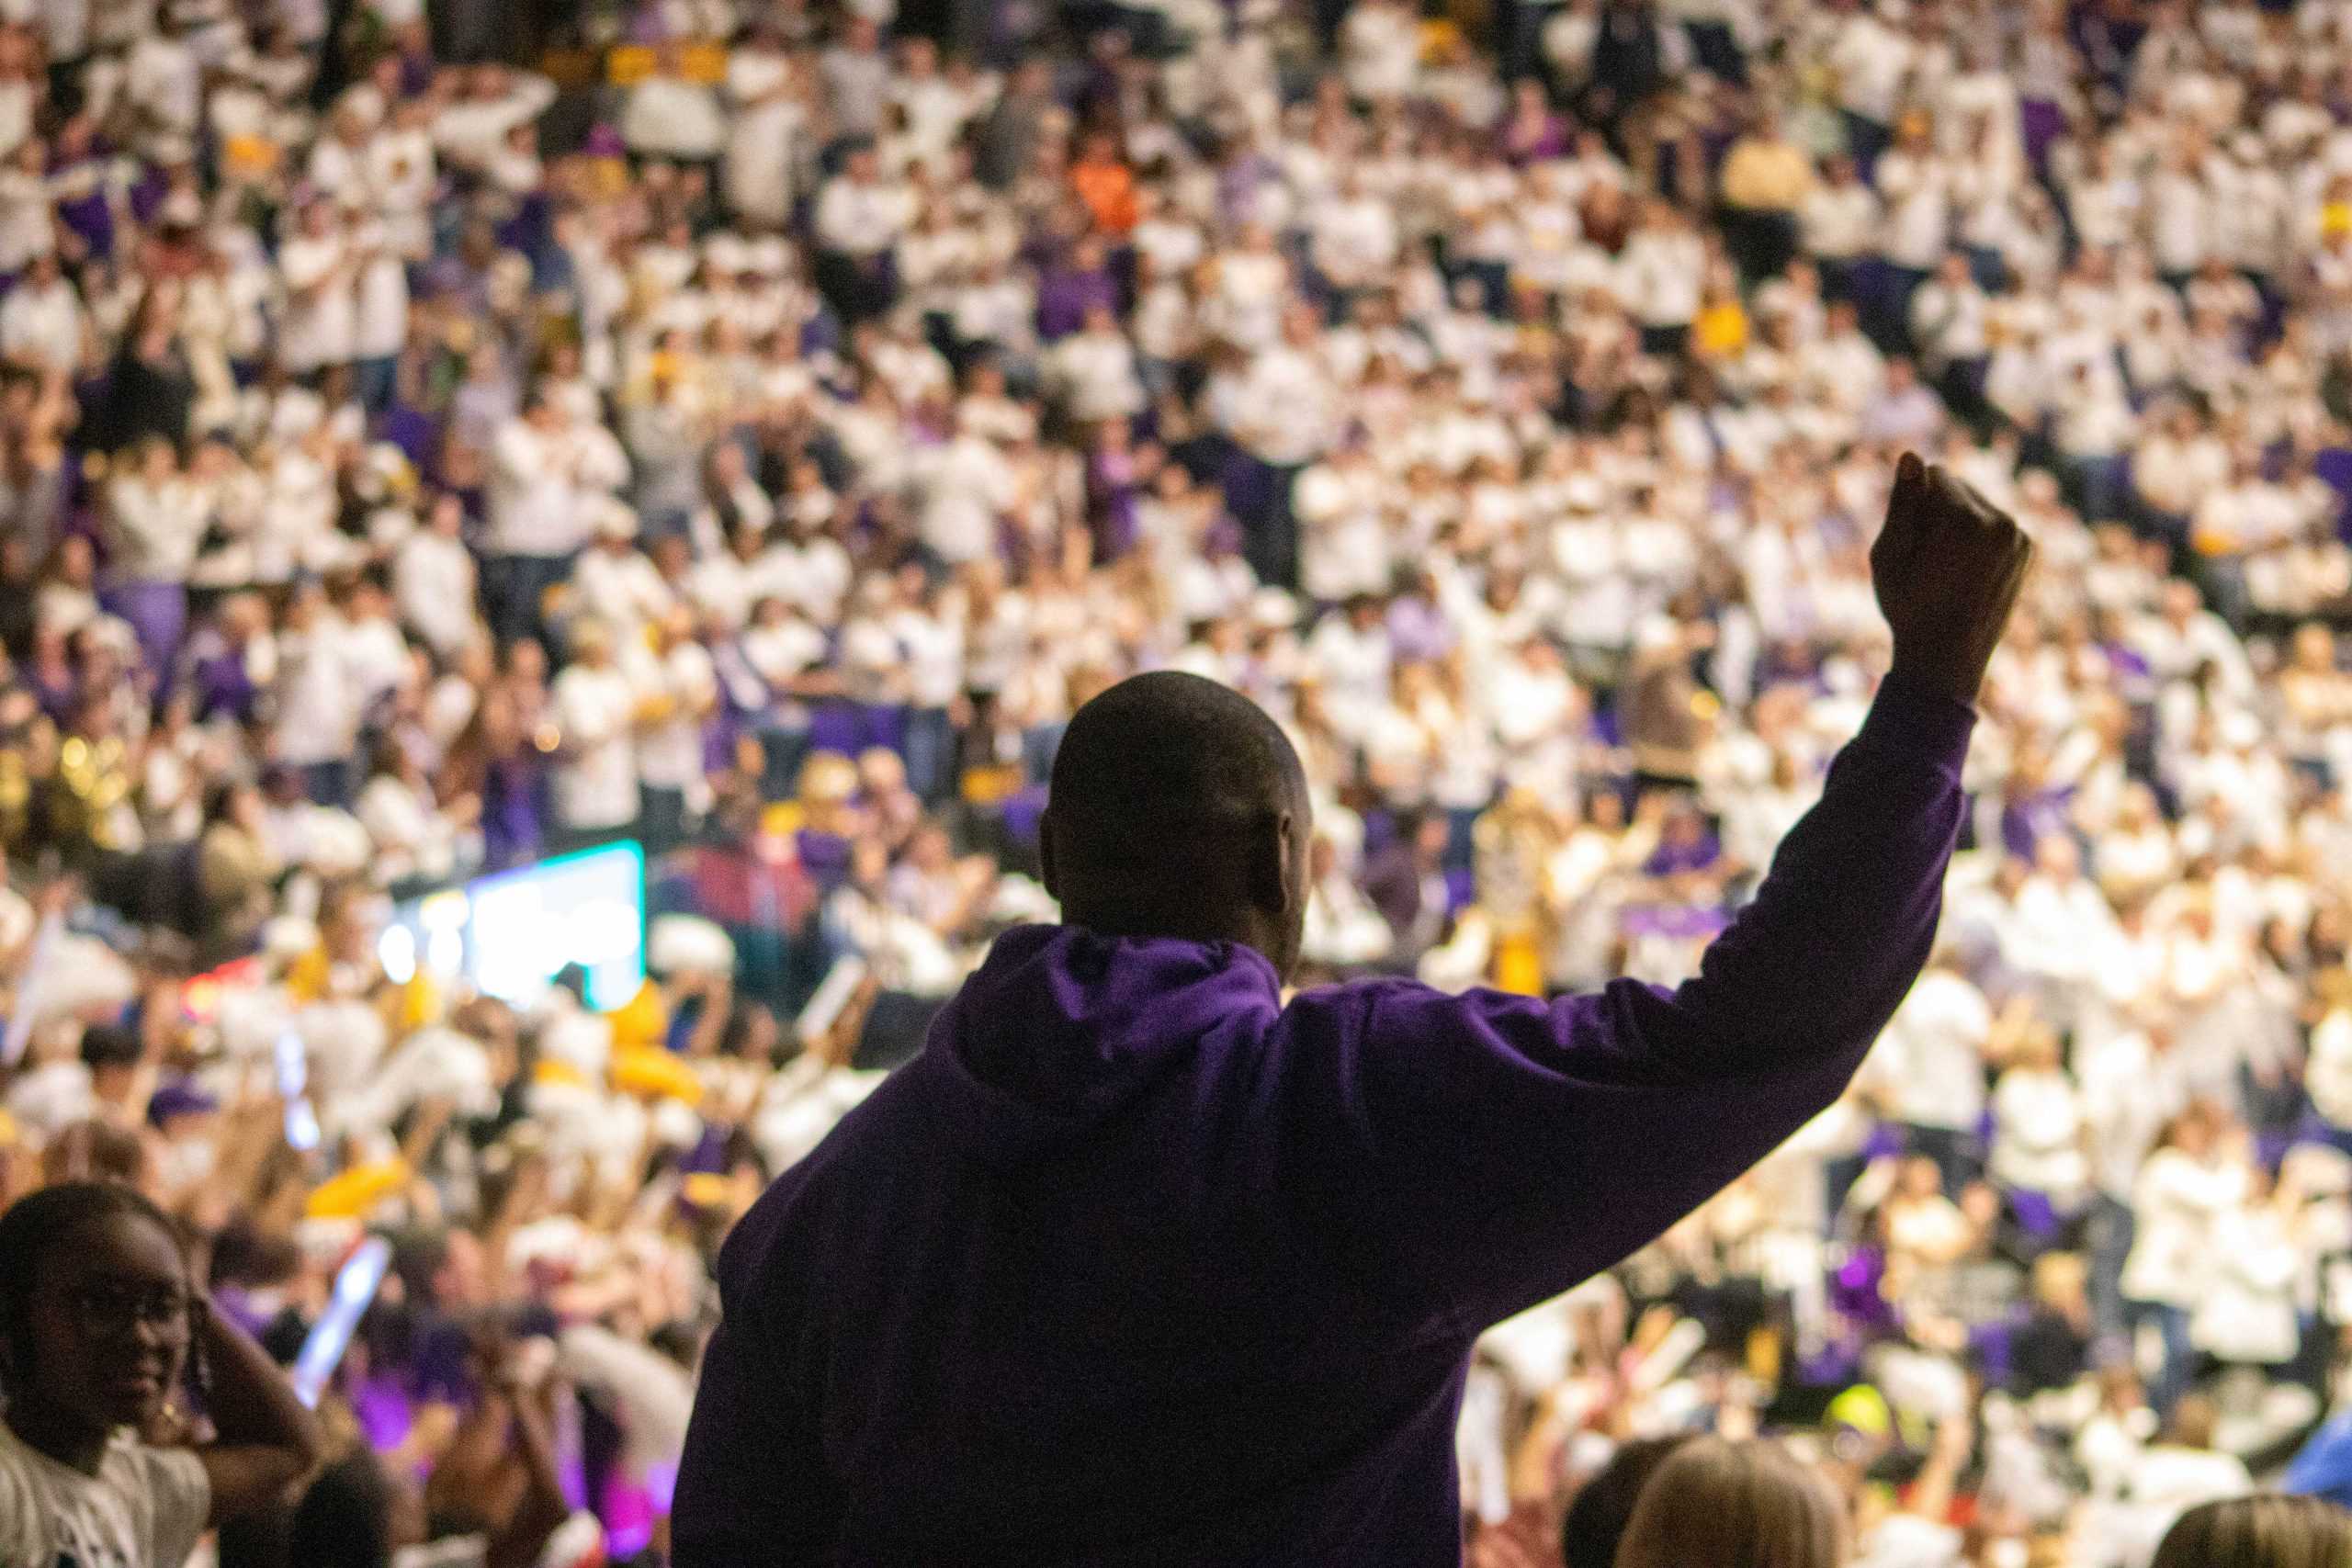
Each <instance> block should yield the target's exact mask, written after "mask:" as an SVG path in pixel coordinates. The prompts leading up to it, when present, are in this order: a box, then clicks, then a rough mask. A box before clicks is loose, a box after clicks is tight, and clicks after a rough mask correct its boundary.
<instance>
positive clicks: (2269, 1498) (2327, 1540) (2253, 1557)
mask: <svg viewBox="0 0 2352 1568" xmlns="http://www.w3.org/2000/svg"><path fill="white" fill-rule="evenodd" d="M2218 1563H2226V1564H2228V1565H2229V1568H2352V1514H2346V1512H2345V1511H2344V1510H2343V1509H2341V1508H2338V1507H2336V1506H2334V1505H2332V1504H2329V1503H2324V1502H2322V1501H2321V1500H2320V1499H2318V1498H2316V1497H2282V1496H2278V1495H2256V1496H2252V1497H2232V1498H2229V1499H2227V1500H2225V1501H2223V1502H2219V1503H2208V1504H2206V1505H2204V1506H2202V1507H2197V1508H2191V1509H2189V1510H2188V1512H2187V1513H2185V1514H2183V1515H2181V1516H2180V1517H2179V1519H2178V1520H2177V1521H2176V1522H2175V1523H2174V1525H2173V1527H2172V1529H2169V1530H2167V1531H2165V1540H2164V1544H2163V1545H2162V1546H2159V1547H2158V1548H2156V1557H2155V1561H2154V1562H2153V1563H2152V1564H2150V1568H2209V1565H2211V1564H2218Z"/></svg>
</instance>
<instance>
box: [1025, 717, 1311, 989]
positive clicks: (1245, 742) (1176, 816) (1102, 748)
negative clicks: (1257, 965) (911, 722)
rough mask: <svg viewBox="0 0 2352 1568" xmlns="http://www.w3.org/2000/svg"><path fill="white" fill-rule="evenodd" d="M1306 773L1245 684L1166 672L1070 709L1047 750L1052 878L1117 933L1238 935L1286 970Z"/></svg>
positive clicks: (1092, 922) (1297, 916) (1066, 901)
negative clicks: (1056, 744) (1055, 744)
mask: <svg viewBox="0 0 2352 1568" xmlns="http://www.w3.org/2000/svg"><path fill="white" fill-rule="evenodd" d="M1308 828H1309V823H1308V808H1307V803H1306V776H1305V774H1304V773H1303V772H1302V770H1301V769H1300V767H1299V761H1298V754H1297V752H1296V751H1295V750H1292V748H1291V744H1290V741H1289V739H1288V738H1287V737H1285V736H1284V735H1283V732H1282V729H1281V728H1280V727H1279V726H1277V725H1276V724H1275V723H1274V721H1273V720H1272V719H1271V718H1269V717H1268V716H1266V714H1265V713H1264V711H1263V710H1261V708H1260V707H1259V706H1258V705H1256V704H1255V703H1252V702H1251V701H1250V699H1249V698H1247V697H1245V696H1243V695H1242V694H1240V693H1238V692H1236V691H1234V690H1232V689H1231V688H1230V687H1227V686H1221V685H1219V684H1217V683H1216V682H1214V681H1207V680H1203V679H1202V678H1201V677H1199V676H1197V675H1186V674H1182V673H1179V672H1176V671H1156V672H1154V673H1151V674H1147V675H1137V676H1136V677H1134V678H1133V679H1131V680H1127V681H1123V682H1120V683H1119V684H1117V685H1115V686H1113V687H1112V688H1111V689H1110V690H1108V691H1106V692H1104V693H1103V694H1101V695H1100V696H1098V697H1096V698H1094V700H1093V701H1091V702H1090V703H1088V704H1087V705H1085V706H1083V707H1081V708H1080V709H1079V711H1078V714H1077V716H1075V717H1074V718H1072V719H1071V720H1070V724H1069V730H1068V732H1067V733H1066V734H1065V735H1064V736H1063V738H1062V743H1061V749H1060V750H1059V751H1058V752H1057V753H1056V755H1055V758H1054V775H1053V790H1052V795H1051V797H1050V799H1049V801H1048V803H1047V806H1046V825H1045V853H1046V883H1047V886H1049V887H1050V888H1051V889H1052V891H1053V893H1054V895H1055V897H1057V898H1059V899H1060V900H1061V903H1062V907H1063V910H1064V913H1065V915H1066V916H1067V918H1068V919H1069V920H1070V921H1071V923H1073V924H1076V925H1081V926H1086V927H1088V928H1090V929H1091V930H1095V931H1102V932H1103V933H1104V934H1106V935H1114V936H1170V937H1182V938H1187V939H1190V940H1194V941H1235V942H1246V943H1248V944H1249V945H1250V946H1252V947H1255V948H1257V949H1258V950H1259V951H1260V952H1261V953H1265V955H1266V956H1267V957H1268V958H1270V959H1272V961H1273V962H1274V964H1275V965H1276V967H1277V968H1279V969H1282V970H1283V971H1284V972H1287V971H1288V969H1289V968H1290V966H1291V964H1293V963H1295V961H1296V958H1297V954H1298V941H1299V928H1300V924H1301V922H1302V921H1303V919H1304V918H1305V908H1306V905H1305V896H1304V887H1305V866H1306V841H1307V833H1308Z"/></svg>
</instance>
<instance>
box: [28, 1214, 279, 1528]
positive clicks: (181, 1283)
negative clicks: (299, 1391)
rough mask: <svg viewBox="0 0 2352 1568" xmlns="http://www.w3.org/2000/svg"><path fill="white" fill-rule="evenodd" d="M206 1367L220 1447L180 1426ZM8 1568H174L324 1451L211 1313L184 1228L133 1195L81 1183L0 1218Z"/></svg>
mask: <svg viewBox="0 0 2352 1568" xmlns="http://www.w3.org/2000/svg"><path fill="white" fill-rule="evenodd" d="M191 1365H193V1366H194V1367H195V1368H196V1369H197V1379H196V1381H197V1382H198V1384H199V1385H200V1386H201V1388H202V1393H203V1402H204V1413H205V1415H206V1416H208V1417H209V1422H210V1425H211V1427H212V1437H211V1439H210V1440H209V1441H207V1442H202V1443H198V1444H197V1445H195V1446H194V1447H180V1446H164V1445H159V1444H158V1443H156V1442H153V1441H151V1440H150V1438H153V1437H156V1436H160V1435H163V1434H164V1433H165V1432H167V1431H171V1430H174V1429H184V1427H185V1423H184V1420H183V1418H182V1417H181V1416H179V1414H178V1412H177V1410H176V1409H175V1405H174V1402H173V1393H174V1391H175V1390H176V1389H177V1388H178V1387H179V1386H180V1384H181V1380H182V1376H183V1374H184V1373H185V1372H186V1371H187V1370H188V1368H189V1367H190V1366H191ZM0 1388H5V1390H6V1394H7V1412H6V1420H5V1422H0V1568H54V1565H55V1564H57V1563H61V1562H78V1563H80V1564H83V1565H84V1568H179V1564H181V1563H182V1562H186V1561H187V1556H188V1553H189V1552H190V1551H192V1550H193V1549H194V1547H195V1546H196V1543H197V1540H198V1538H199V1537H200V1536H201V1535H203V1533H204V1532H205V1531H206V1530H207V1529H211V1528H212V1527H214V1526H216V1525H219V1524H220V1523H221V1522H222V1521H223V1520H226V1519H231V1518H234V1517H239V1516H240V1515H243V1514H246V1513H250V1512H253V1511H254V1510H257V1509H260V1508H263V1507H266V1506H269V1505H271V1504H272V1503H274V1502H276V1501H277V1499H278V1498H279V1496H280V1495H282V1494H283V1493H284V1492H285V1491H286V1490H287V1488H288V1487H289V1486H291V1485H292V1484H293V1483H295V1482H297V1481H298V1480H300V1478H301V1477H302V1476H304V1475H305V1474H307V1473H308V1472H310V1471H311V1470H312V1469H313V1468H315V1467H316V1466H317V1465H318V1463H319V1462H320V1461H321V1459H322V1438H321V1436H320V1433H319V1428H318V1426H317V1424H316V1423H315V1422H314V1421H313V1420H312V1419H311V1414H310V1412H309V1411H307V1410H305V1409H303V1408H302V1405H301V1404H300V1402H299V1401H298V1400H296V1399H295V1397H294V1393H293V1390H292V1389H291V1388H289V1387H288V1384H287V1382H286V1380H285V1378H284V1377H283V1376H281V1375H280V1374H279V1372H278V1371H277V1368H276V1367H275V1366H274V1365H272V1364H271V1362H270V1359H269V1358H268V1357H267V1356H266V1354H264V1353H263V1351H262V1349H261V1348H260V1347H259V1346H257V1345H255V1344H254V1342H253V1341H252V1340H251V1339H250V1338H248V1337H246V1336H245V1335H244V1334H243V1332H242V1331H240V1330H239V1329H238V1328H236V1327H235V1326H234V1325H232V1324H231V1323H230V1322H229V1320H228V1319H227V1318H226V1317H225V1316H224V1315H222V1314H219V1313H216V1312H214V1311H213V1310H212V1305H211V1303H210V1301H209V1299H208V1298H207V1297H206V1296H205V1295H204V1293H203V1292H201V1291H199V1290H198V1288H197V1286H196V1284H195V1283H194V1281H193V1280H191V1278H190V1277H189V1272H188V1267H187V1258H186V1257H185V1255H184V1254H183V1252H182V1250H181V1244H180V1237H179V1233H178V1231H177V1230H176V1229H175V1227H174V1226H173V1224H172V1222H171V1221H170V1220H169V1219H168V1218H167V1217H166V1216H165V1215H164V1213H163V1211H162V1210H160V1209H158V1208H156V1207H155V1206H154V1204H153V1203H152V1202H150V1201H148V1200H147V1199H145V1198H143V1197H141V1195H140V1194H139V1193H137V1192H135V1191H133V1190H130V1188H128V1187H121V1186H117V1185H114V1184H112V1183H106V1182H87V1181H72V1182H65V1183H62V1184H61V1185H59V1186H55V1187H50V1188H46V1189H44V1190H40V1191H39V1192H36V1193H33V1194H31V1195H30V1196H28V1197H26V1198H23V1199H20V1200H19V1201H17V1203H16V1204H14V1205H13V1206H12V1207H11V1208H10V1209H9V1210H8V1211H7V1213H6V1214H5V1215H0Z"/></svg>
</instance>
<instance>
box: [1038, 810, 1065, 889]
mask: <svg viewBox="0 0 2352 1568" xmlns="http://www.w3.org/2000/svg"><path fill="white" fill-rule="evenodd" d="M1037 863H1038V866H1039V868H1040V870H1041V872H1042V874H1043V875H1044V877H1045V879H1046V897H1049V898H1051V899H1053V900H1054V901H1055V902H1057V903H1059V902H1060V901H1061V896H1062V886H1061V878H1060V877H1059V876H1057V874H1055V872H1054V808H1053V807H1050V806H1049V807H1046V811H1045V815H1044V816H1042V817H1040V818H1038V819H1037Z"/></svg>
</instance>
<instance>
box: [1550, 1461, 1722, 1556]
mask: <svg viewBox="0 0 2352 1568" xmlns="http://www.w3.org/2000/svg"><path fill="white" fill-rule="evenodd" d="M1690 1440H1691V1438H1690V1434H1688V1433H1679V1434H1677V1435H1676V1436H1673V1437H1668V1438H1636V1439H1634V1441H1632V1442H1629V1443H1626V1444H1623V1446H1621V1447H1620V1448H1619V1449H1618V1450H1617V1451H1616V1452H1615V1453H1614V1454H1611V1456H1610V1458H1609V1462H1608V1463H1607V1464H1604V1465H1602V1466H1601V1467H1600V1469H1599V1470H1597V1471H1595V1472H1593V1476H1592V1479H1591V1480H1589V1481H1588V1482H1586V1483H1584V1485H1583V1486H1582V1487H1580V1488H1578V1490H1577V1495H1576V1500H1575V1501H1574V1502H1572V1503H1570V1504H1569V1505H1568V1516H1567V1518H1566V1521H1565V1522H1563V1523H1562V1525H1561V1526H1560V1555H1561V1557H1562V1558H1563V1559H1564V1560H1565V1561H1566V1564H1567V1568H1611V1564H1613V1563H1614V1562H1616V1561H1617V1543H1618V1541H1620V1540H1623V1538H1624V1534H1625V1527H1626V1526H1627V1525H1628V1524H1630V1523H1632V1522H1633V1518H1634V1504H1636V1503H1638V1502H1640V1501H1641V1500H1642V1488H1643V1487H1645V1486H1646V1485H1648V1484H1649V1479H1650V1477H1651V1476H1652V1475H1655V1474H1656V1473H1657V1468H1658V1466H1660V1465H1662V1464H1664V1463H1665V1462H1666V1461H1668V1459H1670V1458H1672V1457H1673V1455H1674V1450H1677V1449H1679V1448H1680V1447H1681V1446H1682V1445H1683V1444H1685V1443H1687V1442H1689V1441H1690Z"/></svg>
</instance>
